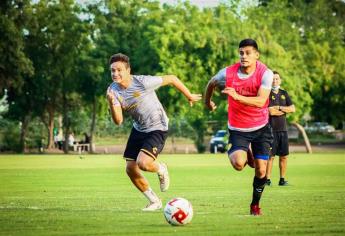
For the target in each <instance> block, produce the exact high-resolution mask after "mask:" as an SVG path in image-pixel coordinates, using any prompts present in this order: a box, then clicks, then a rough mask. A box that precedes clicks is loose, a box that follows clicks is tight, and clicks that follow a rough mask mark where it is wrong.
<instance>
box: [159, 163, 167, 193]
mask: <svg viewBox="0 0 345 236" xmlns="http://www.w3.org/2000/svg"><path fill="white" fill-rule="evenodd" d="M160 165H161V166H163V169H164V171H163V173H158V179H159V187H160V189H161V191H162V192H165V191H167V190H168V188H169V185H170V178H169V172H168V166H167V165H166V164H165V163H161V164H160Z"/></svg>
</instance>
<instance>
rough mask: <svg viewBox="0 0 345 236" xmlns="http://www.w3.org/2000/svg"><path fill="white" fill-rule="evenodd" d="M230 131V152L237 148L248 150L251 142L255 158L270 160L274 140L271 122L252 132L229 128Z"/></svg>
mask: <svg viewBox="0 0 345 236" xmlns="http://www.w3.org/2000/svg"><path fill="white" fill-rule="evenodd" d="M229 133H230V137H229V143H231V148H230V150H229V151H228V153H229V154H230V153H232V152H234V151H236V150H243V151H246V152H247V151H248V149H249V144H250V143H251V144H252V150H253V155H254V158H255V159H262V160H268V158H269V155H270V149H271V145H272V141H273V134H272V128H271V126H270V125H269V124H267V125H265V126H264V127H262V128H261V129H258V130H255V131H251V132H242V131H236V130H229Z"/></svg>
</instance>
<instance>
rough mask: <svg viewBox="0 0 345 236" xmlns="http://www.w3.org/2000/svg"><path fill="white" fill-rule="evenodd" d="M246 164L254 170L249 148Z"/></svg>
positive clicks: (252, 157)
mask: <svg viewBox="0 0 345 236" xmlns="http://www.w3.org/2000/svg"><path fill="white" fill-rule="evenodd" d="M247 164H248V165H249V166H250V167H251V168H254V156H253V153H252V150H250V148H249V149H248V151H247Z"/></svg>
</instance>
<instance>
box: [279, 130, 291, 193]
mask: <svg viewBox="0 0 345 236" xmlns="http://www.w3.org/2000/svg"><path fill="white" fill-rule="evenodd" d="M278 154H279V170H280V179H279V186H286V185H288V182H287V181H286V180H285V176H286V169H287V159H288V155H289V139H288V134H287V132H285V131H284V132H280V146H279V153H278Z"/></svg>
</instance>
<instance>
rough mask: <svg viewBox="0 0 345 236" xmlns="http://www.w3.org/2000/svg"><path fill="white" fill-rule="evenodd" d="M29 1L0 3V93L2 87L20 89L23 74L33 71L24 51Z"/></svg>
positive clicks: (5, 0) (29, 73)
mask: <svg viewBox="0 0 345 236" xmlns="http://www.w3.org/2000/svg"><path fill="white" fill-rule="evenodd" d="M30 2H31V1H29V0H13V1H12V0H4V1H1V3H0V54H1V57H0V93H2V92H3V91H4V88H7V89H9V88H10V87H13V88H16V89H20V88H21V86H22V85H23V80H22V79H23V76H25V75H32V73H33V67H32V63H31V61H30V59H29V58H28V57H27V56H26V55H25V53H24V35H25V33H26V21H27V20H28V19H29V17H30Z"/></svg>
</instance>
